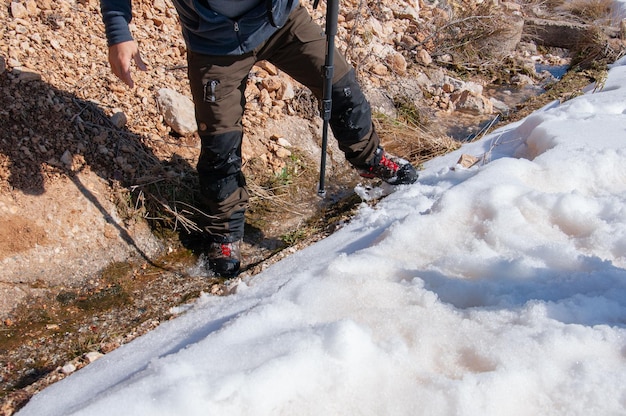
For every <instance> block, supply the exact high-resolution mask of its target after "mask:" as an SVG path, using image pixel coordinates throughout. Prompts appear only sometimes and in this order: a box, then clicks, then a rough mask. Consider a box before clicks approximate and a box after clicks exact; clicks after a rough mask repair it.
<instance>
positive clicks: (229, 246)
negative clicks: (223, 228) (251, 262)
mask: <svg viewBox="0 0 626 416" xmlns="http://www.w3.org/2000/svg"><path fill="white" fill-rule="evenodd" d="M239 245H240V242H239V241H235V242H232V243H211V244H210V245H209V249H208V251H207V257H208V259H209V267H210V268H211V270H213V272H214V273H215V274H216V275H218V276H221V277H225V278H227V279H228V278H231V277H235V276H237V274H239V267H240V266H241V250H240V248H239Z"/></svg>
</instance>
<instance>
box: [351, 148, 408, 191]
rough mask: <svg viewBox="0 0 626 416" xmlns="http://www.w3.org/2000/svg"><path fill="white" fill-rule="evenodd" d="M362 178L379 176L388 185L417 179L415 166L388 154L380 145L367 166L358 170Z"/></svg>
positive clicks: (405, 183)
mask: <svg viewBox="0 0 626 416" xmlns="http://www.w3.org/2000/svg"><path fill="white" fill-rule="evenodd" d="M359 173H360V175H361V176H362V177H364V178H368V179H374V178H379V179H382V180H383V181H385V182H387V183H388V184H390V185H407V184H411V183H414V182H415V181H416V180H417V177H418V174H417V171H416V170H415V168H414V167H413V166H412V165H411V164H410V163H409V162H408V161H406V160H404V159H401V158H399V157H396V156H393V155H390V154H389V153H387V152H385V151H384V150H383V149H382V148H381V147H379V148H378V149H377V150H376V153H375V154H374V160H373V161H372V164H371V165H370V166H369V167H366V168H365V169H361V170H360V172H359Z"/></svg>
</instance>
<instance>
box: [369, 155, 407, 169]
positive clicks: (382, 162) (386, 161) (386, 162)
mask: <svg viewBox="0 0 626 416" xmlns="http://www.w3.org/2000/svg"><path fill="white" fill-rule="evenodd" d="M385 156H386V155H384V154H383V156H382V157H381V159H380V163H379V165H378V166H384V167H386V168H387V169H389V170H390V171H391V173H396V172H397V170H398V169H399V168H400V166H399V165H398V164H397V163H396V162H394V161H393V160H391V159H387V158H386V157H385ZM370 170H374V167H372V168H371V169H370Z"/></svg>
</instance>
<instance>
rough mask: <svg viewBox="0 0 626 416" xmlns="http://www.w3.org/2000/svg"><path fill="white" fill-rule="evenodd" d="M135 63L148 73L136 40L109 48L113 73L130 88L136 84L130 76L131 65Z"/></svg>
mask: <svg viewBox="0 0 626 416" xmlns="http://www.w3.org/2000/svg"><path fill="white" fill-rule="evenodd" d="M132 61H135V65H137V68H139V69H140V70H141V71H146V70H147V68H146V64H145V63H144V62H143V60H142V59H141V55H140V53H139V47H138V46H137V42H135V41H134V40H131V41H128V42H122V43H118V44H117V45H112V46H109V64H110V65H111V70H112V71H113V73H114V74H115V75H116V76H117V77H118V78H119V79H121V80H122V81H123V82H124V83H125V84H126V85H128V86H129V87H131V88H132V87H133V86H134V85H135V83H134V82H133V78H132V77H131V76H130V65H131V63H132Z"/></svg>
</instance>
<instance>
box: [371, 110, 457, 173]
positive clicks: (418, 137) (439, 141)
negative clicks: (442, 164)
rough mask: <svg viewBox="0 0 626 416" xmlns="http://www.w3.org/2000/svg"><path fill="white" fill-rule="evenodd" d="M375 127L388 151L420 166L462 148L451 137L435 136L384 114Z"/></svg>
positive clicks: (375, 119) (407, 122)
mask: <svg viewBox="0 0 626 416" xmlns="http://www.w3.org/2000/svg"><path fill="white" fill-rule="evenodd" d="M374 125H375V126H376V131H377V132H378V134H379V135H380V136H381V137H382V138H383V142H384V145H385V148H386V149H388V150H389V151H390V152H391V153H395V154H401V155H402V156H403V157H405V158H407V159H409V160H410V161H411V162H412V163H413V164H416V165H418V166H419V165H421V164H423V163H424V162H427V161H429V160H431V159H433V158H435V157H437V156H441V155H444V154H446V153H449V152H451V151H453V150H456V149H458V148H459V147H460V143H459V142H457V141H455V140H454V139H452V138H450V137H447V136H439V135H435V134H433V133H432V132H430V131H428V130H427V129H426V128H424V127H421V126H418V125H416V124H414V123H411V122H410V121H405V120H401V119H393V118H391V117H388V116H385V115H384V114H376V116H375V117H374Z"/></svg>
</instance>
